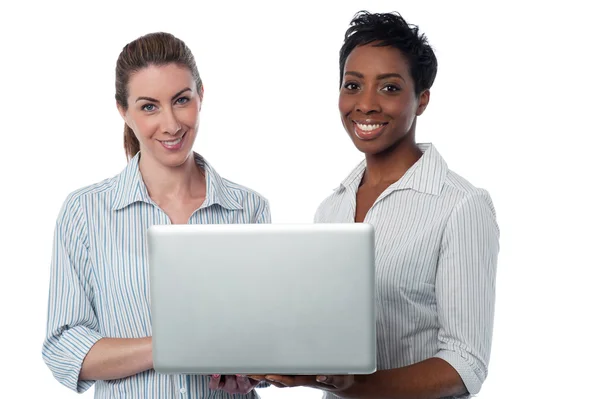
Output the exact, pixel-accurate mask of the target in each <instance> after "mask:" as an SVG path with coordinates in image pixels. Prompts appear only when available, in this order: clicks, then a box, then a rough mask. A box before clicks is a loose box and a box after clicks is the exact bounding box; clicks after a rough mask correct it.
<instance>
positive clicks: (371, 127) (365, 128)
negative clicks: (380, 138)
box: [356, 123, 383, 132]
mask: <svg viewBox="0 0 600 399" xmlns="http://www.w3.org/2000/svg"><path fill="white" fill-rule="evenodd" d="M356 126H358V128H359V129H360V130H362V131H365V132H370V131H372V130H375V129H379V128H380V127H381V126H383V125H382V124H378V125H363V124H362V123H357V124H356Z"/></svg>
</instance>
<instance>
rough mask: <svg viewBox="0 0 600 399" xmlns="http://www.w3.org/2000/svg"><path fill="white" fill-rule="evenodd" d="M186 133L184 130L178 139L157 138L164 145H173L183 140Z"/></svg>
mask: <svg viewBox="0 0 600 399" xmlns="http://www.w3.org/2000/svg"><path fill="white" fill-rule="evenodd" d="M186 134H187V132H185V133H184V134H183V135H182V136H181V137H179V138H178V139H175V140H171V141H165V140H158V141H160V142H161V143H162V144H164V145H168V146H174V145H177V144H179V143H181V140H183V138H184V137H185V135H186Z"/></svg>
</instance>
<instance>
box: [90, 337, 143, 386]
mask: <svg viewBox="0 0 600 399" xmlns="http://www.w3.org/2000/svg"><path fill="white" fill-rule="evenodd" d="M152 367H153V363H152V338H151V337H146V338H103V339H101V340H99V341H98V342H96V344H95V345H94V346H92V349H90V351H89V352H88V354H87V356H86V357H85V359H84V360H83V365H82V367H81V372H80V373H79V379H80V380H81V381H97V380H104V381H106V380H117V379H120V378H125V377H130V376H132V375H135V374H138V373H141V372H143V371H146V370H149V369H151V368H152Z"/></svg>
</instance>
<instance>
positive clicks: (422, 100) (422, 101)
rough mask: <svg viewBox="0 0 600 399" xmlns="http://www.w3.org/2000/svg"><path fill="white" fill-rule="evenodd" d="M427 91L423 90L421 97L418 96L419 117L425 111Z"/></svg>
mask: <svg viewBox="0 0 600 399" xmlns="http://www.w3.org/2000/svg"><path fill="white" fill-rule="evenodd" d="M429 94H430V93H429V89H427V90H424V91H423V92H422V93H421V95H419V105H418V106H417V112H416V114H417V116H421V114H422V113H423V112H425V109H426V108H427V105H428V104H429Z"/></svg>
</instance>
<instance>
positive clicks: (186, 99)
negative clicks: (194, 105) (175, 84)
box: [175, 97, 190, 105]
mask: <svg viewBox="0 0 600 399" xmlns="http://www.w3.org/2000/svg"><path fill="white" fill-rule="evenodd" d="M188 101H190V99H189V98H187V97H179V98H178V99H177V101H175V103H177V104H179V105H181V104H185V103H187V102H188Z"/></svg>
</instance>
